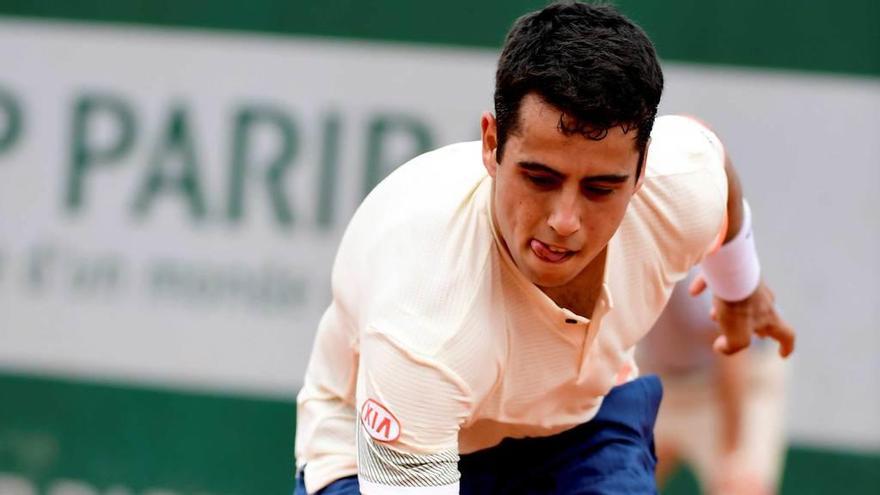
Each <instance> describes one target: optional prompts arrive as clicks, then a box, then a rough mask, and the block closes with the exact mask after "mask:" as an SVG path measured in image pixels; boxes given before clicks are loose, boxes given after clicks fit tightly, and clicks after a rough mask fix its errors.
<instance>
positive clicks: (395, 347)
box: [357, 328, 472, 493]
mask: <svg viewBox="0 0 880 495" xmlns="http://www.w3.org/2000/svg"><path fill="white" fill-rule="evenodd" d="M360 351H361V356H360V369H359V370H358V383H357V413H358V421H357V443H358V478H359V480H360V481H361V489H362V491H363V492H364V493H370V490H369V487H377V488H376V490H374V491H375V492H376V493H386V492H388V491H389V490H390V491H391V492H392V493H402V491H401V490H402V489H403V488H412V489H418V488H424V489H430V493H447V491H445V490H442V489H443V487H445V488H447V489H448V493H458V480H459V472H458V432H459V429H460V428H461V425H462V424H463V423H464V422H465V421H466V420H467V418H468V416H469V414H470V410H471V403H472V400H471V392H470V390H469V387H468V386H467V385H466V384H465V383H464V382H463V381H462V380H461V379H460V378H459V377H458V375H456V373H454V372H453V371H452V370H451V369H449V368H448V367H446V366H444V365H443V363H441V362H439V361H438V360H437V359H436V358H433V357H430V356H424V355H419V354H418V353H416V352H413V351H411V350H408V349H406V348H405V347H404V346H403V345H401V344H400V343H399V342H396V341H395V340H394V339H393V338H392V337H390V336H389V335H387V334H385V333H382V332H380V331H377V330H374V329H370V328H368V329H367V330H366V331H365V332H364V333H363V334H362V340H361V345H360ZM438 490H442V491H438ZM419 493H421V492H419Z"/></svg>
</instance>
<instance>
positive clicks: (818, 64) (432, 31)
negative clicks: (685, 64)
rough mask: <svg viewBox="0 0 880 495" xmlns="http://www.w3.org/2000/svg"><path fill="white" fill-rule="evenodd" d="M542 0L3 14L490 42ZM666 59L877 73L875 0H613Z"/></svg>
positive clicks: (271, 0)
mask: <svg viewBox="0 0 880 495" xmlns="http://www.w3.org/2000/svg"><path fill="white" fill-rule="evenodd" d="M545 3H546V2H543V1H537V0H508V1H486V2H471V1H467V0H450V1H446V2H412V1H408V0H382V1H358V0H327V1H323V2H314V1H313V2H278V1H275V0H251V1H249V2H237V1H235V0H217V1H213V2H207V1H203V0H177V1H170V0H155V1H150V2H143V1H138V0H118V1H116V2H102V1H99V0H78V1H67V2H33V1H29V0H3V1H0V15H3V14H5V15H14V16H27V17H40V18H50V19H64V20H77V21H97V22H113V23H135V24H148V25H155V26H167V27H190V28H210V29H224V30H238V31H250V32H261V33H276V34H296V35H311V36H328V37H341V38H355V39H369V40H383V41H402V42H417V43H436V44H446V45H459V46H478V47H491V48H495V47H498V46H500V44H501V41H502V39H503V37H504V34H505V32H506V31H507V29H508V28H509V27H510V24H511V23H512V22H513V20H514V19H516V18H517V17H518V16H520V15H522V14H523V13H525V12H528V11H530V10H533V9H536V8H539V7H540V6H542V5H544V4H545ZM614 3H616V4H617V5H618V6H619V7H620V8H621V10H623V11H624V12H625V13H627V14H628V15H630V16H631V17H632V18H634V19H636V20H637V21H638V22H639V23H640V24H641V25H642V26H644V27H645V29H646V30H647V31H648V33H649V34H650V35H651V37H652V38H653V39H654V41H655V42H656V43H657V47H658V49H659V52H660V55H661V56H662V57H663V58H665V59H669V60H679V61H689V62H698V63H713V64H732V65H745V66H755V67H773V68H787V69H800V70H811V71H826V72H842V73H854V74H865V75H873V76H878V75H880V29H877V28H876V22H877V20H878V19H880V2H876V1H875V0H840V1H838V2H782V1H778V0H776V1H766V0H740V1H737V2H730V1H727V0H665V1H662V2H660V1H645V0H618V1H616V2H614Z"/></svg>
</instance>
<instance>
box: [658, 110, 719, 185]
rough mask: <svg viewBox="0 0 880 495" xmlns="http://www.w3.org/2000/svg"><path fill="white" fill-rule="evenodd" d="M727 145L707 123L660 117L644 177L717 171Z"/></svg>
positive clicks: (666, 116)
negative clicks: (724, 144)
mask: <svg viewBox="0 0 880 495" xmlns="http://www.w3.org/2000/svg"><path fill="white" fill-rule="evenodd" d="M724 155H725V151H724V146H723V144H722V143H721V140H720V139H719V138H718V136H716V135H715V133H714V132H713V131H712V130H711V129H709V127H708V126H706V125H705V124H704V123H702V122H701V121H699V120H698V119H696V118H694V117H690V116H687V115H664V116H661V117H658V118H657V120H656V121H655V122H654V128H653V130H652V131H651V144H650V147H649V149H648V160H647V164H646V169H645V178H646V179H652V178H656V177H663V176H667V175H677V174H687V173H695V172H696V173H705V172H709V173H712V172H717V171H718V170H722V169H723V167H724Z"/></svg>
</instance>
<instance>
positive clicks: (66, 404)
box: [0, 374, 880, 495]
mask: <svg viewBox="0 0 880 495" xmlns="http://www.w3.org/2000/svg"><path fill="white" fill-rule="evenodd" d="M0 398H2V407H0V493H3V494H4V495H6V494H7V493H13V494H15V495H18V493H22V494H25V493H27V494H34V495H37V494H48V495H61V494H64V493H69V494H74V493H75V494H76V495H92V494H100V495H136V494H145V495H146V494H153V495H159V494H162V495H190V494H191V495H197V494H198V495H209V494H210V495H220V494H223V495H226V494H228V495H233V494H241V495H249V494H254V495H265V494H290V493H292V490H293V481H294V480H293V476H294V473H293V465H294V459H293V434H294V424H295V404H294V402H293V398H292V397H291V399H290V400H289V401H288V400H284V401H282V400H263V399H254V398H244V397H240V396H239V397H232V396H221V395H207V394H201V393H181V392H175V391H168V390H159V389H150V388H145V387H133V386H129V385H126V386H125V387H121V386H116V385H108V384H97V383H89V382H83V381H73V380H61V379H54V378H40V377H34V376H25V375H12V374H0ZM13 482H17V483H18V485H19V486H23V487H24V486H26V487H28V488H27V489H29V490H31V491H29V492H28V491H25V490H20V491H19V492H12V491H11V490H8V487H10V486H13ZM844 486H845V487H846V489H845V492H846V493H847V494H851V495H860V494H864V495H868V494H874V493H876V487H877V486H880V453H873V454H868V453H861V454H858V453H842V452H838V451H832V450H822V449H816V448H807V447H804V446H795V447H793V448H792V449H790V450H789V453H788V458H787V463H786V470H785V476H784V481H783V490H782V493H783V494H791V495H794V494H798V495H804V494H824V493H842V491H841V490H843V487H844ZM4 488H7V490H6V491H4ZM689 493H696V492H695V486H694V482H693V479H692V478H688V477H687V476H686V475H684V476H678V477H676V478H674V479H673V480H672V481H671V482H670V485H669V486H668V489H667V490H666V494H667V495H669V494H679V495H684V494H689Z"/></svg>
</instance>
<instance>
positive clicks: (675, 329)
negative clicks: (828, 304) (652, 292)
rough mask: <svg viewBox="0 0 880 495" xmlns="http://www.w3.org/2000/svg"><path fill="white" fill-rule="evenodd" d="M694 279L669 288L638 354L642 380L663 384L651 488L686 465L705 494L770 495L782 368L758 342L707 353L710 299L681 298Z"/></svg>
mask: <svg viewBox="0 0 880 495" xmlns="http://www.w3.org/2000/svg"><path fill="white" fill-rule="evenodd" d="M697 271H698V270H697V269H695V270H694V271H692V272H691V274H690V275H689V277H688V278H687V279H685V280H683V281H681V282H679V283H678V284H677V285H676V287H675V290H674V291H673V294H672V297H671V298H670V300H669V303H668V304H667V306H666V308H665V309H664V310H663V313H662V314H661V315H660V318H659V319H658V320H657V322H656V323H655V324H654V327H653V329H652V330H651V332H650V333H649V334H648V336H647V337H646V338H645V340H643V341H642V343H641V344H640V346H639V348H638V353H639V367H640V369H641V372H642V373H643V374H647V373H657V374H658V375H660V377H661V379H662V381H663V389H664V393H663V401H662V402H661V405H660V412H659V414H658V417H657V424H656V427H655V430H654V439H655V443H656V450H657V457H658V464H657V482H658V485H659V486H660V487H661V488H662V487H663V486H664V485H665V484H666V482H667V480H668V479H669V477H670V476H671V475H672V474H674V473H675V471H676V469H678V468H679V467H681V466H682V465H687V466H688V467H689V468H690V469H691V470H692V471H693V473H694V474H695V476H696V479H697V481H698V483H699V485H700V488H701V490H702V492H703V493H706V494H711V495H734V494H736V495H771V494H775V493H777V491H778V485H779V480H780V474H781V473H782V467H783V463H784V457H785V448H786V441H785V428H784V426H785V425H784V404H785V384H784V382H785V363H784V360H783V359H782V358H780V357H779V355H778V353H777V352H776V349H775V347H776V346H775V345H772V344H771V343H770V342H767V341H765V340H756V341H755V342H753V344H752V346H751V347H750V348H749V349H746V350H745V351H743V352H741V353H739V354H737V355H734V356H725V355H722V354H719V353H716V352H714V351H713V350H712V342H713V340H714V339H715V338H716V337H717V336H718V334H719V332H718V325H717V324H716V322H715V321H713V320H712V318H711V317H710V310H711V306H712V296H711V293H710V292H709V291H708V290H706V291H704V292H702V293H700V294H699V295H691V294H690V293H689V290H688V289H689V285H690V284H691V283H692V282H693V280H694V278H695V274H696V272H697ZM768 344H769V345H768Z"/></svg>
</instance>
